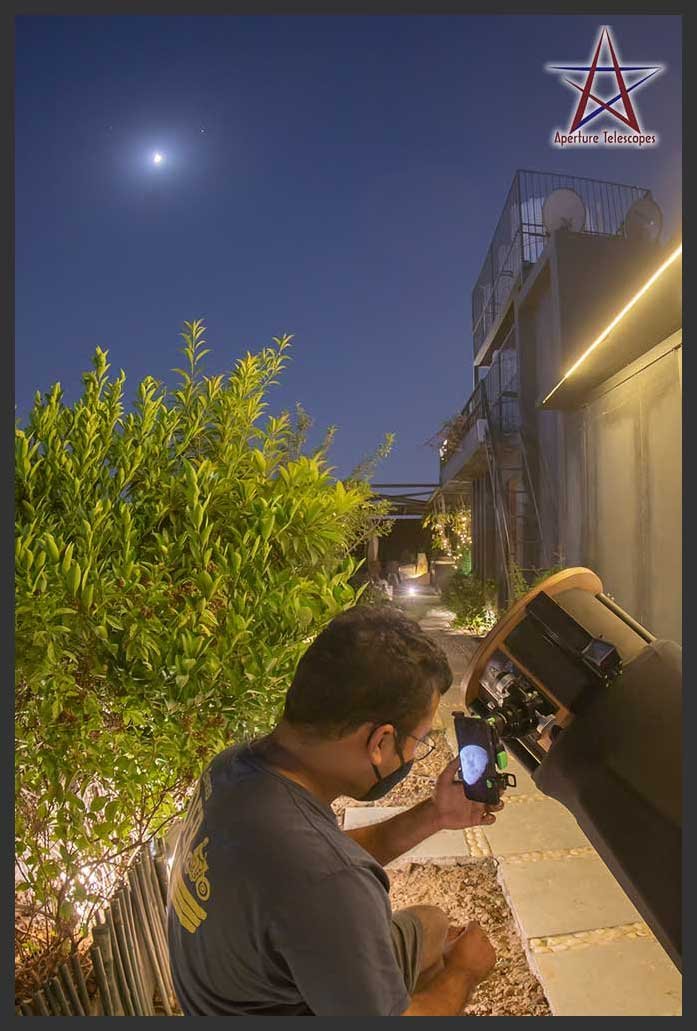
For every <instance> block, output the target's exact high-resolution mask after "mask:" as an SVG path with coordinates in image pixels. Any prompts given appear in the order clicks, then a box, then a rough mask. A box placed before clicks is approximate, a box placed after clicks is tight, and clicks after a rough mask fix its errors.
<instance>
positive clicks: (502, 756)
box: [496, 750, 508, 770]
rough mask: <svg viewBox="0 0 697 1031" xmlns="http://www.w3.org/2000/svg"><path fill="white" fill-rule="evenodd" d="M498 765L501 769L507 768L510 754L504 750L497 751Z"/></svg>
mask: <svg viewBox="0 0 697 1031" xmlns="http://www.w3.org/2000/svg"><path fill="white" fill-rule="evenodd" d="M496 765H497V766H498V768H499V769H500V770H505V769H506V767H507V766H508V755H507V753H506V752H504V751H503V750H501V751H500V752H497V753H496Z"/></svg>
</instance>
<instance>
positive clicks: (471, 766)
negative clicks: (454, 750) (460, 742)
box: [460, 745, 489, 784]
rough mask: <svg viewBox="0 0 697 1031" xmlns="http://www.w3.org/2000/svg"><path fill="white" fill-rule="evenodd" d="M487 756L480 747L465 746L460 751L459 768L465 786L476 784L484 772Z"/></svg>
mask: <svg viewBox="0 0 697 1031" xmlns="http://www.w3.org/2000/svg"><path fill="white" fill-rule="evenodd" d="M488 762H489V756H488V755H487V753H486V749H484V748H482V747H481V745H465V747H464V748H461V749H460V766H461V767H462V776H463V777H464V780H465V783H466V784H476V783H477V781H478V780H479V779H480V778H481V776H482V774H483V773H484V771H485V770H486V767H487V763H488Z"/></svg>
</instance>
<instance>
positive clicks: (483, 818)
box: [431, 758, 503, 831]
mask: <svg viewBox="0 0 697 1031" xmlns="http://www.w3.org/2000/svg"><path fill="white" fill-rule="evenodd" d="M459 766H460V760H459V759H457V758H456V759H453V761H452V762H451V763H448V765H447V766H446V767H445V769H444V770H443V772H442V773H441V775H440V777H439V778H438V780H437V781H436V787H435V791H434V792H433V796H432V799H431V801H432V803H433V806H434V808H435V810H436V813H437V815H438V822H439V825H440V827H441V828H442V829H443V830H454V831H455V830H464V828H465V827H480V826H481V825H482V824H484V825H485V826H487V825H489V824H492V823H494V822H495V820H496V817H495V816H494V813H495V812H498V811H499V810H501V809H503V802H499V804H498V805H497V806H486V805H484V804H483V803H482V802H472V801H471V800H470V799H469V798H467V796H466V795H465V792H464V790H463V787H462V782H461V781H456V780H455V774H456V773H457V771H458V769H459Z"/></svg>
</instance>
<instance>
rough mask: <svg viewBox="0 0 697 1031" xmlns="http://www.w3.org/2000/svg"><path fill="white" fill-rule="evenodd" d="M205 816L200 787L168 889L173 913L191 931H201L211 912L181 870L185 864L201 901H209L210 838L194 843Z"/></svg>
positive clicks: (187, 873)
mask: <svg viewBox="0 0 697 1031" xmlns="http://www.w3.org/2000/svg"><path fill="white" fill-rule="evenodd" d="M203 815H204V814H203V802H202V801H201V792H200V788H199V790H197V792H196V795H195V796H194V799H193V801H192V803H191V808H190V809H189V812H188V814H187V817H186V821H185V823H184V826H183V828H182V830H181V834H180V836H179V841H178V842H177V849H176V856H175V861H174V865H173V867H172V876H171V878H170V889H169V896H170V901H171V903H172V907H173V909H174V912H175V913H176V914H177V917H178V919H179V922H180V924H181V925H182V927H184V928H185V929H186V930H187V931H189V932H190V933H191V934H193V933H194V932H195V931H196V930H198V928H199V927H200V926H201V924H202V923H203V921H204V920H205V919H206V917H207V915H208V914H207V913H206V911H205V909H204V908H203V907H202V906H201V905H199V902H198V901H197V900H196V898H195V897H194V895H193V893H192V892H191V891H190V890H189V888H188V886H187V885H186V883H185V881H184V876H183V873H182V865H183V869H184V872H185V873H186V875H187V877H188V879H189V880H190V881H191V883H192V884H194V886H195V890H196V894H197V895H198V898H199V899H200V901H201V902H207V901H208V899H209V898H210V894H211V886H210V882H209V880H208V878H207V877H206V873H207V871H208V862H207V860H206V853H205V849H206V846H207V845H208V842H209V839H208V838H204V839H203V841H201V842H200V843H199V844H198V845H196V846H194V841H195V840H196V836H197V835H198V832H199V831H200V829H201V826H202V825H203ZM184 857H186V858H184ZM182 861H183V862H182Z"/></svg>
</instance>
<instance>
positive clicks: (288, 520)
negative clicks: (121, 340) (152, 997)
mask: <svg viewBox="0 0 697 1031" xmlns="http://www.w3.org/2000/svg"><path fill="white" fill-rule="evenodd" d="M204 335H205V327H204V326H203V323H202V322H200V321H194V322H190V323H185V325H184V332H183V334H182V337H183V340H184V348H183V351H184V355H185V361H184V362H183V363H182V364H183V368H182V369H181V370H179V376H180V383H179V385H178V390H177V391H176V393H175V394H174V395H170V394H168V393H167V392H166V391H165V390H164V388H163V387H162V385H161V384H159V383H158V382H157V381H156V380H155V379H154V378H153V377H152V376H147V377H145V379H143V381H142V382H141V383H140V385H139V386H138V388H137V390H136V397H135V403H134V405H133V406H131V409H130V410H129V411H128V414H124V403H123V390H124V383H125V374H124V373H123V372H121V373H120V374H119V376H118V377H117V378H116V379H113V380H110V378H109V364H108V361H107V358H108V354H107V352H106V351H104V350H101V349H99V348H97V349H96V351H95V354H94V358H93V362H92V365H93V368H92V370H91V371H90V372H88V373H86V374H85V377H84V380H83V383H84V388H83V396H82V397H81V398H80V399H79V400H78V401H77V402H76V403H75V404H74V405H72V406H71V407H68V406H66V405H65V404H64V402H63V397H62V393H61V391H60V386H59V385H56V387H54V389H53V390H52V391H51V392H50V393H49V394H47V395H45V397H44V398H43V399H42V397H41V396H40V395H39V396H38V397H37V398H36V399H35V403H34V407H33V409H32V411H31V413H30V416H29V419H28V421H27V425H26V426H25V427H23V428H22V429H19V430H18V431H17V433H16V437H15V449H16V450H15V473H16V476H15V483H16V494H15V502H16V503H15V512H16V522H15V534H16V541H15V559H16V561H15V569H16V605H15V614H16V617H15V618H16V627H15V651H16V686H17V690H16V720H17V734H16V741H17V752H16V757H17V758H16V774H17V785H18V787H17V824H16V826H17V848H18V854H19V855H20V857H23V862H24V865H25V867H26V871H27V873H28V874H29V875H30V876H29V877H27V878H26V879H27V880H28V881H31V884H32V891H33V892H34V894H35V896H36V898H37V899H39V900H41V901H42V902H45V903H46V905H49V906H50V905H51V904H52V902H51V900H52V899H53V900H56V899H57V898H58V897H59V888H60V885H59V884H58V882H57V880H56V879H57V878H58V876H59V874H60V873H61V872H62V870H63V869H64V868H65V864H66V862H67V860H66V859H65V856H68V855H71V856H74V855H76V854H79V862H80V864H81V865H85V864H88V863H95V864H97V865H99V864H101V863H103V862H107V860H106V859H105V857H107V856H109V855H110V854H111V853H112V852H121V851H122V850H123V849H124V848H125V847H126V846H127V845H128V843H129V842H131V841H133V840H135V836H136V834H137V833H144V832H145V831H147V830H148V829H152V828H154V827H155V826H157V824H158V822H159V821H160V820H161V819H162V818H164V816H166V815H168V814H169V813H170V812H176V811H177V808H178V806H179V805H180V804H181V801H182V799H183V797H184V794H185V793H186V791H187V790H188V789H189V787H190V784H191V780H192V778H193V777H195V776H197V775H198V773H199V772H200V770H201V767H202V766H203V765H204V762H205V760H206V759H207V758H209V757H211V756H212V755H213V754H214V753H215V752H216V751H218V750H219V749H220V748H222V747H224V745H225V744H227V743H229V742H230V741H231V740H238V739H240V738H241V737H242V736H244V735H245V734H250V733H259V732H263V731H265V730H268V729H269V728H270V727H271V726H272V725H273V723H274V721H275V720H276V719H277V717H278V715H279V714H280V712H281V710H282V706H283V699H284V696H285V692H286V690H287V688H288V685H289V683H290V680H291V677H292V675H293V672H294V670H295V667H296V665H297V662H298V660H299V658H300V656H301V655H302V653H303V651H304V650H305V648H306V647H307V644H308V641H309V640H310V639H312V638H313V637H314V635H315V634H316V633H317V632H318V631H319V630H321V628H322V627H323V626H324V625H325V624H326V622H327V621H328V620H329V619H331V618H332V616H333V615H335V614H336V613H337V612H339V611H341V610H342V609H343V608H345V607H347V606H348V605H350V604H353V602H354V601H355V595H354V591H353V588H352V587H351V585H350V583H349V579H350V577H351V576H352V574H353V572H354V568H355V566H354V563H352V562H351V560H350V558H349V555H350V552H351V551H352V549H354V548H355V547H356V546H358V545H360V544H361V542H362V541H363V540H364V539H365V537H366V536H367V535H371V534H372V533H374V532H375V531H376V530H377V531H378V532H379V531H380V519H379V517H381V516H382V515H383V514H384V506H383V507H382V508H381V506H380V504H379V503H376V502H374V501H373V500H372V498H371V492H370V488H369V486H368V485H366V483H365V482H359V483H357V482H348V483H346V484H343V483H341V482H338V481H336V480H335V479H334V478H333V477H332V475H331V474H330V470H328V468H327V466H326V462H325V454H324V451H322V453H317V452H316V453H315V454H313V455H309V456H308V455H306V454H304V453H303V445H304V439H305V436H306V431H307V430H308V429H309V427H310V425H311V420H310V419H309V416H307V413H305V412H304V411H303V410H302V408H301V407H299V408H297V409H296V418H295V421H292V420H291V419H290V418H289V417H288V416H287V415H286V414H285V413H284V414H281V415H280V416H278V417H275V416H269V415H267V414H266V413H267V404H268V402H267V396H268V392H269V389H270V387H271V386H272V385H273V384H274V383H275V382H277V381H278V378H279V376H280V375H281V374H282V372H283V370H284V368H285V365H286V364H287V361H288V357H289V347H290V342H291V338H290V337H289V336H281V337H278V338H276V339H275V340H274V342H273V346H271V347H267V348H264V349H262V350H261V351H260V352H258V353H257V354H247V355H245V356H244V357H242V358H240V359H239V360H238V361H237V362H236V364H235V367H234V369H233V370H232V372H231V373H229V374H226V375H224V376H216V377H212V378H207V377H205V376H204V375H203V373H202V360H203V358H204V357H205V355H206V354H207V353H208V350H207V348H206V347H205V346H204V345H205V340H204ZM331 436H332V435H331V434H330V435H329V436H328V437H327V438H325V444H326V446H328V443H329V442H330V439H331ZM324 450H326V447H325V449H324ZM376 517H378V519H377V521H376ZM144 829H145V830H144ZM115 841H116V844H115ZM39 843H40V844H39ZM124 855H125V856H126V858H127V853H124ZM56 856H61V857H62V858H61V861H60V863H59V862H58V861H57V860H55V861H54V857H56ZM52 864H53V865H52ZM61 890H62V889H61ZM80 890H81V891H84V890H85V889H84V887H83V888H80V886H79V884H78V883H77V882H75V884H74V885H72V886H71V887H70V890H69V893H68V894H69V899H68V900H69V901H70V900H75V899H77V898H78V894H77V893H78V891H80ZM71 893H72V894H71ZM52 912H53V914H54V916H57V915H58V913H57V908H55V909H54V910H53V911H52ZM66 912H67V910H66Z"/></svg>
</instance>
